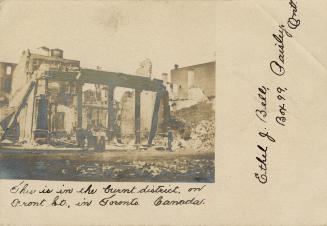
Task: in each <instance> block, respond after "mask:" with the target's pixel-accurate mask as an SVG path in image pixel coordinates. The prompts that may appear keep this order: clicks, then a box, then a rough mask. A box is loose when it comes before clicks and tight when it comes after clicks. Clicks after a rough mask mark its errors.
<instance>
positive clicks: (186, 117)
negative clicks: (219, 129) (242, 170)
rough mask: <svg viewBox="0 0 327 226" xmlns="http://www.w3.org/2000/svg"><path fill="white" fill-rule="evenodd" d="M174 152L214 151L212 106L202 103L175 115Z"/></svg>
mask: <svg viewBox="0 0 327 226" xmlns="http://www.w3.org/2000/svg"><path fill="white" fill-rule="evenodd" d="M174 120H175V121H174V123H175V125H178V126H175V127H176V128H174V129H175V133H174V141H173V150H193V151H199V152H206V151H214V145H215V118H214V111H213V110H212V105H210V104H207V103H200V104H197V105H195V106H192V107H190V108H188V109H183V110H181V111H179V112H176V113H175V118H174Z"/></svg>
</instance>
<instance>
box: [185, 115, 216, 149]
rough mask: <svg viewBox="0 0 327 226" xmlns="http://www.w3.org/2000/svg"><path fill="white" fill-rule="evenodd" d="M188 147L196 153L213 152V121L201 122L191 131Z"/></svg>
mask: <svg viewBox="0 0 327 226" xmlns="http://www.w3.org/2000/svg"><path fill="white" fill-rule="evenodd" d="M189 143H190V145H191V146H192V147H193V148H194V149H196V150H197V151H214V146H215V124H214V121H213V120H210V121H209V120H202V121H200V123H199V124H198V125H197V126H196V127H195V128H194V129H193V130H192V132H191V139H190V140H189Z"/></svg>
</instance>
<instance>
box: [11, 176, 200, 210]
mask: <svg viewBox="0 0 327 226" xmlns="http://www.w3.org/2000/svg"><path fill="white" fill-rule="evenodd" d="M205 189H206V185H195V186H183V188H181V187H180V186H178V185H175V184H165V185H148V184H144V185H139V186H136V185H125V186H124V185H119V186H118V185H113V184H105V185H104V186H103V185H102V186H100V185H99V184H92V183H90V184H87V185H81V186H78V187H76V186H75V187H72V186H69V184H68V183H66V184H65V183H63V184H61V185H60V186H50V185H44V186H33V183H30V182H25V181H20V182H19V183H17V184H16V185H14V186H12V187H10V193H11V195H13V198H12V199H11V200H10V205H11V206H12V207H14V208H20V207H62V208H76V207H88V206H100V207H101V206H102V207H105V206H139V205H142V204H144V203H143V202H142V200H145V199H147V198H148V197H149V198H150V199H151V200H152V201H151V205H153V206H185V205H190V206H203V205H205V204H206V199H205V198H203V191H205Z"/></svg>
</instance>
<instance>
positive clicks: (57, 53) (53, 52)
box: [51, 49, 64, 59]
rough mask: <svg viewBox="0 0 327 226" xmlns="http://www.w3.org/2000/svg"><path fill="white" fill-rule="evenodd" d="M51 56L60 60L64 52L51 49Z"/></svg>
mask: <svg viewBox="0 0 327 226" xmlns="http://www.w3.org/2000/svg"><path fill="white" fill-rule="evenodd" d="M51 56H52V57H56V58H61V59H62V58H63V57H64V51H63V50H62V49H51Z"/></svg>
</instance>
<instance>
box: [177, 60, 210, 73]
mask: <svg viewBox="0 0 327 226" xmlns="http://www.w3.org/2000/svg"><path fill="white" fill-rule="evenodd" d="M212 63H216V61H210V62H206V63H201V64H195V65H190V66H184V67H178V68H173V69H171V71H173V70H180V69H181V70H182V69H186V68H189V67H198V66H201V65H205V64H212Z"/></svg>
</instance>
